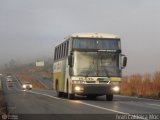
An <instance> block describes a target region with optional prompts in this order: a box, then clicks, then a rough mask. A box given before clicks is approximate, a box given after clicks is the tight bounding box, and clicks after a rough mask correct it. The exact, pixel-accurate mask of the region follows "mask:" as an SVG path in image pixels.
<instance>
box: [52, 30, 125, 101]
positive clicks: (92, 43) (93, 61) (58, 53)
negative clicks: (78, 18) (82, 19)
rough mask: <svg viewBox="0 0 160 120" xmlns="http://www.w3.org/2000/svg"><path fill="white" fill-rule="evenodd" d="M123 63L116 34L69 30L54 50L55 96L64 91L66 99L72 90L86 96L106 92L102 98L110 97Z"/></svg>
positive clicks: (123, 56)
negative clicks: (69, 33) (68, 33)
mask: <svg viewBox="0 0 160 120" xmlns="http://www.w3.org/2000/svg"><path fill="white" fill-rule="evenodd" d="M126 64H127V57H126V56H125V55H123V54H122V53H121V41H120V38H119V37H117V36H116V35H111V34H103V33H78V34H72V35H71V36H69V37H67V38H66V39H65V41H64V42H63V43H61V44H59V45H57V46H56V47H55V50H54V63H53V83H54V90H55V91H56V92H57V96H58V97H61V96H62V95H63V94H64V93H65V94H67V95H68V99H73V98H74V96H75V94H78V95H83V96H87V97H89V98H96V97H97V96H101V95H106V100H108V101H112V100H113V94H114V93H116V92H119V90H120V87H119V84H120V82H121V77H122V69H123V68H125V66H126Z"/></svg>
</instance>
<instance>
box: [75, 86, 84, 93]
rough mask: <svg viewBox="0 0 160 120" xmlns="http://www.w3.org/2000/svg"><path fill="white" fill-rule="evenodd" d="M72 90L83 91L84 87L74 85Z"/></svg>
mask: <svg viewBox="0 0 160 120" xmlns="http://www.w3.org/2000/svg"><path fill="white" fill-rule="evenodd" d="M74 90H75V91H76V92H80V91H83V90H84V89H83V88H82V87H80V86H75V87H74Z"/></svg>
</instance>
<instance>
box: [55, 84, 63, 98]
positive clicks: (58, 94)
mask: <svg viewBox="0 0 160 120" xmlns="http://www.w3.org/2000/svg"><path fill="white" fill-rule="evenodd" d="M56 93H57V97H62V96H63V93H62V92H60V91H59V85H58V81H56Z"/></svg>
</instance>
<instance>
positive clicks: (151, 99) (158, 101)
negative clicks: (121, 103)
mask: <svg viewBox="0 0 160 120" xmlns="http://www.w3.org/2000/svg"><path fill="white" fill-rule="evenodd" d="M115 96H118V97H128V98H132V99H142V100H150V101H157V102H160V100H155V99H149V98H139V97H132V96H123V95H115Z"/></svg>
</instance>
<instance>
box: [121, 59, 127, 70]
mask: <svg viewBox="0 0 160 120" xmlns="http://www.w3.org/2000/svg"><path fill="white" fill-rule="evenodd" d="M126 65H127V57H126V56H123V66H122V68H125V67H126Z"/></svg>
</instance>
